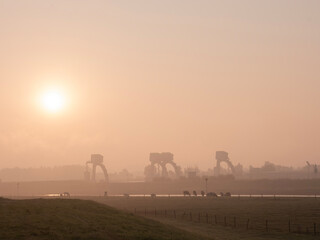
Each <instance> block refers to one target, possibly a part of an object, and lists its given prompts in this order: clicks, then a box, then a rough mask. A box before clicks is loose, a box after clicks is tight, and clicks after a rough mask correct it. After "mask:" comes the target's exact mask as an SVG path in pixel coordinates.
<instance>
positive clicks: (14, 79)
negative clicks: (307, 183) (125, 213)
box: [0, 0, 320, 171]
mask: <svg viewBox="0 0 320 240" xmlns="http://www.w3.org/2000/svg"><path fill="white" fill-rule="evenodd" d="M319 13H320V1H318V0H314V1H312V0H308V1H305V0H301V1H294V0H287V1H285V0H274V1H272V0H265V1H256V0H251V1H246V0H241V1H240V0H239V1H236V0H234V1H222V0H221V1H213V0H212V1H198V0H197V1H195V0H194V1H186V0H181V1H172V0H170V1H169V0H168V1H163V0H161V1H160V0H159V1H150V0H146V1H131V0H128V1H119V0H116V1H104V0H103V1H102V0H101V1H92V0H90V1H89V0H88V1H80V0H73V1H72V0H66V1H62V0H60V1H59V0H51V1H49V0H38V1H32V0H29V1H22V0H21V1H12V0H6V1H4V0H0V112H1V115H0V116H1V118H0V168H4V167H15V166H22V167H31V166H33V167H37V166H54V165H65V164H66V165H69V164H84V162H85V161H86V160H88V159H89V157H90V154H91V153H101V154H103V155H104V156H105V161H106V164H107V166H108V169H110V170H111V171H113V170H120V169H122V168H127V169H129V170H141V171H143V169H144V166H145V165H147V164H148V162H149V160H148V156H149V153H150V152H162V151H170V152H172V153H174V155H175V160H176V162H177V163H178V164H179V165H181V166H182V167H187V166H192V167H193V166H198V167H200V168H203V169H207V168H209V167H210V168H212V167H213V165H214V160H213V159H214V153H215V151H217V150H225V151H228V152H229V154H230V159H231V161H232V162H234V163H238V162H240V163H242V164H243V165H245V166H249V165H254V166H260V165H262V164H263V163H264V161H272V162H274V163H277V164H284V165H293V166H303V165H304V164H305V161H306V160H308V161H310V162H311V163H319V164H320V14H319ZM48 89H59V91H61V92H62V93H63V95H64V97H65V105H64V106H63V109H62V110H61V111H58V112H56V113H49V112H48V111H46V110H45V109H44V108H43V107H42V105H41V100H39V96H41V95H42V94H43V92H45V91H47V90H48Z"/></svg>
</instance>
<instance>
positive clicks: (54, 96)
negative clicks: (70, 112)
mask: <svg viewBox="0 0 320 240" xmlns="http://www.w3.org/2000/svg"><path fill="white" fill-rule="evenodd" d="M41 103H42V106H43V108H44V109H45V110H46V111H48V112H51V113H55V112H59V111H61V110H62V109H63V107H64V105H65V98H64V95H63V94H62V92H61V91H59V90H55V89H52V90H48V91H46V92H45V93H44V94H43V96H42V99H41Z"/></svg>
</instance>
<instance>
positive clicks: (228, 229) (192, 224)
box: [92, 197, 320, 239]
mask: <svg viewBox="0 0 320 240" xmlns="http://www.w3.org/2000/svg"><path fill="white" fill-rule="evenodd" d="M92 199H93V200H96V201H99V202H101V203H105V204H108V205H110V206H114V207H117V208H119V209H127V210H129V211H132V212H134V211H136V212H137V214H140V215H143V216H144V215H145V213H144V211H145V209H147V212H148V213H147V217H150V218H152V219H157V220H158V221H161V222H163V223H167V224H170V225H173V226H175V227H178V228H180V229H184V230H188V231H190V232H195V233H198V234H202V235H203V236H211V237H214V238H215V239H314V238H315V236H313V224H314V223H316V224H317V229H316V230H317V236H316V237H319V232H320V200H315V199H314V198H287V199H285V198H276V199H273V198H240V199H238V198H202V197H197V198H194V197H186V198H183V197H171V198H167V197H158V198H155V199H152V198H143V197H130V198H128V199H126V198H121V197H108V198H92ZM155 209H156V210H157V216H156V217H155V216H154V211H155ZM173 210H175V211H176V215H177V218H176V219H175V218H174V215H173ZM165 211H166V212H167V214H166V216H165V214H164V213H165ZM190 212H191V214H192V220H191V219H190ZM184 213H185V215H184ZM199 213H200V222H199V219H198V216H199ZM206 214H208V216H209V223H208V224H207V223H206ZM183 215H184V216H183ZM214 216H217V220H218V224H215V220H214ZM224 217H226V220H227V226H224V225H225V224H224ZM234 217H236V228H235V227H234ZM248 219H250V222H249V230H247V229H246V224H247V221H248ZM266 220H268V232H267V231H266ZM289 220H290V224H291V233H289V226H288V225H289ZM307 231H309V234H306V232H307ZM299 232H300V233H299Z"/></svg>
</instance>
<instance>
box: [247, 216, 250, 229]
mask: <svg viewBox="0 0 320 240" xmlns="http://www.w3.org/2000/svg"><path fill="white" fill-rule="evenodd" d="M249 222H250V218H248V220H247V230H248V229H249Z"/></svg>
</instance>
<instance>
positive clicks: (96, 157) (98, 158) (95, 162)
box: [84, 154, 109, 182]
mask: <svg viewBox="0 0 320 240" xmlns="http://www.w3.org/2000/svg"><path fill="white" fill-rule="evenodd" d="M88 164H92V173H91V179H90V172H89V168H88ZM97 166H99V167H100V168H101V169H102V171H103V174H104V177H105V182H108V180H109V179H108V172H107V169H106V167H105V166H104V164H103V156H102V155H101V154H91V160H90V161H88V162H86V172H85V173H84V176H85V179H86V180H91V181H93V182H95V181H96V170H97Z"/></svg>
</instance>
